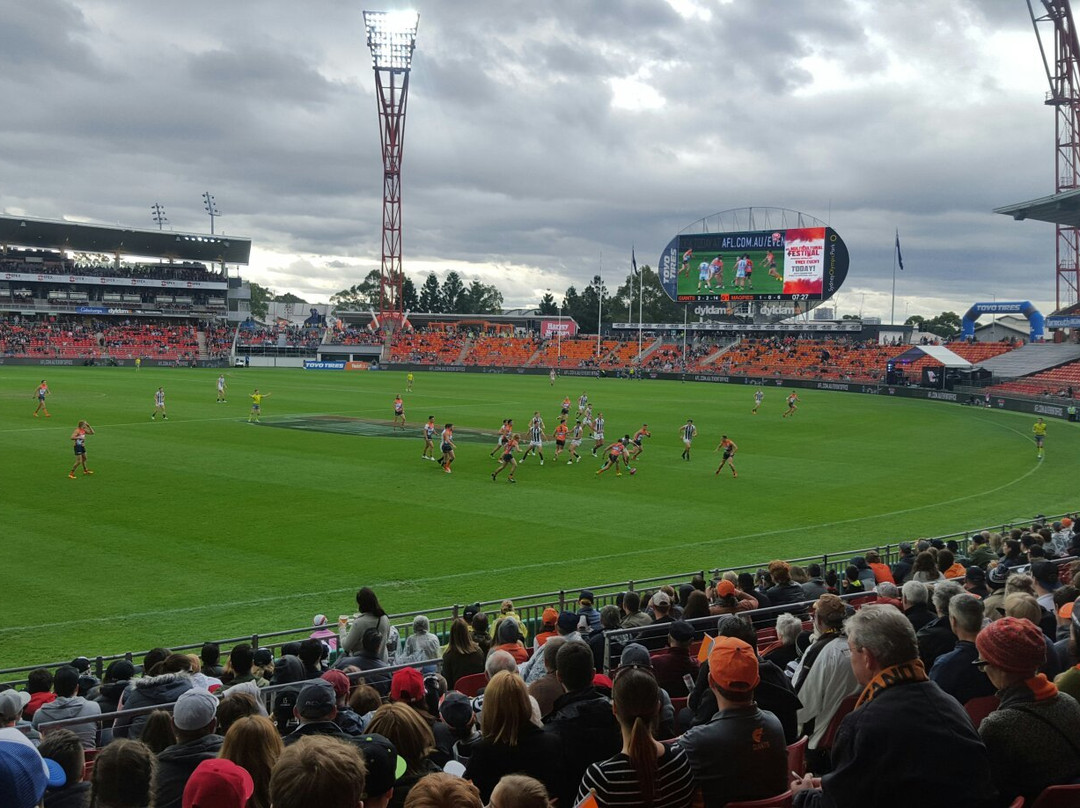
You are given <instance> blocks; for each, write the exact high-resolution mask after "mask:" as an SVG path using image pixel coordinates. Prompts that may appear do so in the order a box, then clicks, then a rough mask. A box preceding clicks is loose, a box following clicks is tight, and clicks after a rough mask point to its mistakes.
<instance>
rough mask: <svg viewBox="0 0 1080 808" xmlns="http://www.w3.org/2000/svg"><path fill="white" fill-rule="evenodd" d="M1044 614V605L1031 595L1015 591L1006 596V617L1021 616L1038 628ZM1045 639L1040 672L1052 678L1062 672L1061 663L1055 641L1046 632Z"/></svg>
mask: <svg viewBox="0 0 1080 808" xmlns="http://www.w3.org/2000/svg"><path fill="white" fill-rule="evenodd" d="M1043 614H1044V612H1043V610H1042V607H1041V606H1039V603H1038V601H1036V600H1035V598H1033V597H1032V596H1031V595H1028V594H1026V593H1023V592H1015V593H1013V594H1012V595H1009V596H1007V597H1006V598H1005V616H1006V617H1019V618H1021V619H1023V620H1027V621H1029V622H1030V623H1031V624H1032V625H1033V626H1035V627H1036V628H1040V626H1039V622H1040V620H1041V618H1042V617H1043ZM1040 630H1041V628H1040ZM1043 640H1044V641H1045V643H1046V656H1045V661H1044V663H1043V665H1042V666H1041V667H1040V668H1039V673H1044V674H1046V676H1047V678H1050V679H1052V678H1054V677H1056V676H1057V675H1058V674H1059V673H1061V670H1060V665H1059V662H1058V658H1057V654H1056V653H1054V643H1053V641H1052V640H1051V639H1050V638H1049V637H1047V636H1046V634H1045V632H1044V633H1043Z"/></svg>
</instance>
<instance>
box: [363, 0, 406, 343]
mask: <svg viewBox="0 0 1080 808" xmlns="http://www.w3.org/2000/svg"><path fill="white" fill-rule="evenodd" d="M419 22H420V15H419V14H417V13H416V12H415V11H365V12H364V27H365V28H366V29H367V44H368V48H370V49H371V61H372V65H373V67H374V68H375V93H376V96H377V100H378V102H379V133H380V135H381V136H382V158H383V221H382V270H381V273H380V276H379V316H380V318H381V319H383V321H384V322H387V323H388V324H389V323H390V322H393V323H395V324H396V323H400V321H401V317H402V299H401V283H402V280H403V279H404V277H405V276H404V273H403V271H402V268H401V155H402V146H403V144H404V140H405V105H406V102H407V101H408V97H409V72H410V70H411V69H412V55H413V50H414V49H415V47H416V28H417V25H418V24H419Z"/></svg>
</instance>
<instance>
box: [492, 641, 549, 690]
mask: <svg viewBox="0 0 1080 808" xmlns="http://www.w3.org/2000/svg"><path fill="white" fill-rule="evenodd" d="M549 642H550V641H549ZM499 671H510V673H517V672H518V666H517V661H516V660H515V659H514V657H513V655H512V654H511V653H510V652H509V651H492V652H491V653H490V654H488V658H487V661H486V662H485V663H484V673H486V674H487V678H488V680H489V681H490V680H491V678H492V677H494V676H495V674H496V673H498V672H499Z"/></svg>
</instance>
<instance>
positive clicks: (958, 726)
mask: <svg viewBox="0 0 1080 808" xmlns="http://www.w3.org/2000/svg"><path fill="white" fill-rule="evenodd" d="M844 628H845V630H846V632H847V644H848V648H849V650H850V652H851V667H852V670H853V671H854V673H855V678H856V679H857V680H858V682H859V684H860V685H861V686H862V688H863V690H862V693H861V694H860V696H859V700H858V703H857V704H856V706H855V709H854V710H853V711H852V712H851V713H849V714H848V715H847V716H845V718H844V719H843V721H842V722H841V723H840V729H839V732H838V733H837V736H836V740H835V743H834V744H833V747H832V765H833V769H832V771H831V772H830V773H829V774H826V775H824V776H823V777H821V778H816V777H812V776H811V775H807V776H805V777H803V778H801V779H797V780H794V781H792V783H791V788H792V790H793V791H796V792H798V793H797V794H796V795H795V806H796V808H825V806H837V805H867V806H870V805H873V806H877V807H878V808H888V806H906V805H910V804H911V803H912V800H913V799H914V798H913V795H918V798H917V802H918V804H919V806H920V808H952V806H956V805H964V806H966V807H967V808H991V806H994V805H995V804H996V802H997V791H996V789H995V788H994V785H993V781H992V779H991V776H990V760H989V756H988V755H987V752H986V747H985V746H984V745H983V743H982V741H981V740H980V739H979V736H978V733H976V732H975V729H974V727H972V725H971V721H970V720H969V719H968V717H967V714H965V713H964V710H963V708H962V707H961V706H960V705H959V704H958V703H957V702H956V700H955V699H953V698H952V697H950V696H948V695H946V694H945V693H944V692H943V691H942V690H941V688H939V687H938V686H937V685H936V684H934V683H933V682H931V681H930V680H929V679H928V678H927V676H926V671H925V669H924V668H923V665H922V662H921V661H920V660H919V647H918V643H917V641H916V639H915V630H914V629H913V628H912V626H911V622H910V621H909V620H908V619H907V618H906V617H905V615H903V614H901V613H900V612H899V611H897V610H896V609H895V608H893V607H892V606H876V605H868V606H863V607H862V608H861V609H860V610H859V611H857V612H856V613H855V614H854V615H853V616H852V617H850V618H848V620H847V622H846V623H845V624H844ZM930 760H948V761H949V765H948V766H928V765H926V763H927V761H930ZM957 772H963V774H964V776H963V777H957V776H956V773H957Z"/></svg>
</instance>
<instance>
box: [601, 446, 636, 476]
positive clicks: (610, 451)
mask: <svg viewBox="0 0 1080 808" xmlns="http://www.w3.org/2000/svg"><path fill="white" fill-rule="evenodd" d="M605 451H606V452H607V460H605V461H604V465H603V466H601V467H600V470H599V471H598V472H596V474H597V476H600V475H601V474H603V473H604V472H605V471H607V470H608V469H609V468H611V467H612V466H614V467H615V476H616V477H622V472H621V471H619V461H620V460H625V455H626V446H625V445H624V444H623V442H622V441H621V440H617V441H615V442H614V443H613V444H611V445H610V446H609V447H607V449H606V450H605ZM627 465H629V463H627Z"/></svg>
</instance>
